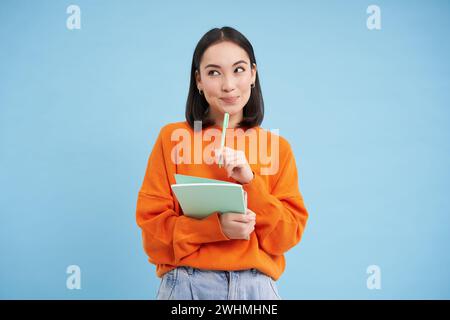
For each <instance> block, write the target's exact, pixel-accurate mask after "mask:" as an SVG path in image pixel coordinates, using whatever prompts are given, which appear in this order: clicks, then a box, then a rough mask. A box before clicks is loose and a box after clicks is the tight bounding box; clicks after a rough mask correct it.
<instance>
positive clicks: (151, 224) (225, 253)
mask: <svg viewBox="0 0 450 320" xmlns="http://www.w3.org/2000/svg"><path fill="white" fill-rule="evenodd" d="M178 129H181V130H178ZM233 130H234V129H228V130H227V139H226V146H227V147H230V148H233V149H236V150H242V151H245V154H246V157H247V160H248V159H249V157H250V154H249V151H251V149H250V148H255V144H252V143H250V138H249V136H250V135H247V134H246V133H247V132H248V130H247V131H246V132H244V131H243V130H242V129H241V131H240V132H239V130H237V131H236V130H235V131H233ZM252 130H253V132H257V133H258V134H256V135H255V136H256V137H257V141H258V144H257V148H261V146H263V145H264V146H267V149H268V153H267V154H268V155H270V156H271V157H272V158H273V159H276V160H278V170H277V172H276V173H274V174H261V172H262V170H261V169H262V168H263V167H264V165H266V164H267V161H265V162H263V161H259V157H258V161H256V163H251V162H250V161H249V164H250V167H251V168H252V171H253V173H254V178H253V180H252V181H251V182H250V183H247V184H243V188H244V190H245V191H246V192H247V196H248V208H249V209H251V210H252V211H254V212H255V213H256V225H255V230H254V231H253V232H252V233H251V235H250V239H249V240H236V239H228V238H227V237H226V236H225V234H224V233H223V232H222V229H221V225H220V220H219V213H214V214H212V215H210V216H208V217H207V218H204V219H201V220H199V219H194V218H190V217H187V216H184V215H183V211H182V209H181V207H180V206H179V203H178V201H177V200H176V198H175V196H174V194H173V192H172V190H171V188H170V185H171V184H174V183H176V182H175V176H174V174H175V173H179V174H185V175H193V176H198V177H204V178H210V179H218V180H225V181H230V182H235V183H236V181H234V180H233V179H232V178H228V177H227V172H226V170H225V168H224V167H222V168H219V166H218V165H217V163H211V161H213V160H211V159H213V154H212V153H211V152H209V151H212V149H213V148H219V147H220V133H221V128H220V127H218V126H213V127H210V128H207V129H204V130H202V131H201V132H200V133H198V132H196V133H195V134H194V130H193V129H192V128H191V127H190V126H189V124H188V123H187V122H186V121H184V122H176V123H171V124H168V125H166V126H164V127H163V128H162V129H161V131H160V133H159V136H158V138H157V140H156V142H155V144H154V146H153V150H152V152H151V154H150V157H149V160H148V165H147V170H146V173H145V177H144V180H143V183H142V187H141V189H140V191H139V194H138V200H137V208H136V220H137V224H138V225H139V227H140V228H141V229H142V236H143V245H144V250H145V252H146V253H147V255H148V257H149V261H150V263H153V264H155V265H156V273H157V275H158V276H159V277H162V276H163V275H164V273H166V272H168V271H170V270H171V269H173V268H175V267H177V266H190V267H194V268H199V269H207V270H244V269H251V268H256V269H258V270H259V271H261V272H263V273H265V274H267V275H269V276H270V277H272V278H273V279H274V280H277V279H278V278H279V277H280V276H281V274H282V273H283V271H284V269H285V258H284V253H285V252H286V251H288V250H289V249H290V248H292V247H293V246H295V245H296V244H297V243H298V242H299V241H300V239H301V237H302V234H303V231H304V229H305V225H306V221H307V219H308V212H307V210H306V208H305V206H304V203H303V198H302V195H301V194H300V190H299V188H298V175H297V168H296V164H295V158H294V154H293V152H292V150H291V147H290V145H289V143H288V142H287V141H286V140H285V139H284V138H283V137H281V136H278V135H277V136H275V134H274V133H271V132H270V131H266V130H264V129H262V128H261V127H255V128H252ZM261 130H263V132H261ZM177 132H178V133H179V132H184V133H186V132H188V133H189V136H190V139H189V140H190V141H189V140H186V139H184V140H186V141H183V143H184V146H185V147H186V146H190V152H191V153H192V159H191V161H190V163H188V162H189V161H185V162H187V163H180V157H186V154H183V152H186V150H187V151H189V150H188V148H185V149H184V150H183V152H177V151H174V150H176V146H177V145H178V147H180V143H181V142H182V140H183V139H182V138H180V137H179V136H180V135H179V134H177ZM235 132H237V133H235ZM211 133H212V134H211ZM261 133H265V134H266V137H267V139H262V138H260V134H261ZM185 138H186V136H185ZM274 138H277V139H278V141H279V144H278V145H279V148H278V150H277V151H278V156H275V155H276V154H275V150H271V147H272V144H271V142H273V141H275V140H272V139H274ZM239 141H241V142H242V141H247V143H245V146H244V147H243V146H242V144H241V148H242V149H239ZM271 151H274V152H272V153H271ZM205 154H206V156H205ZM208 155H209V156H208ZM201 157H203V158H201ZM174 159H175V160H176V161H174ZM185 159H187V158H185ZM199 159H201V161H200V163H199V161H198V160H199ZM207 160H211V161H207ZM274 161H275V160H274ZM262 163H264V165H263V164H262Z"/></svg>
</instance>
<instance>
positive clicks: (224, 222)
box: [220, 209, 256, 240]
mask: <svg viewBox="0 0 450 320" xmlns="http://www.w3.org/2000/svg"><path fill="white" fill-rule="evenodd" d="M255 223H256V214H255V213H254V212H253V211H252V210H250V209H247V213H246V214H242V213H233V212H227V213H222V214H221V215H220V224H221V226H222V231H223V233H224V234H225V235H226V236H227V237H228V238H229V239H246V240H248V239H249V238H250V233H252V232H253V230H255Z"/></svg>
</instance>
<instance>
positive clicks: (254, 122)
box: [186, 27, 264, 129]
mask: <svg viewBox="0 0 450 320" xmlns="http://www.w3.org/2000/svg"><path fill="white" fill-rule="evenodd" d="M223 41H231V42H233V43H235V44H237V45H238V46H240V47H241V48H242V49H244V50H245V51H246V52H247V54H248V56H249V58H250V65H251V66H252V67H253V64H256V59H255V54H254V52H253V47H252V45H251V43H250V42H249V41H248V40H247V38H246V37H245V36H244V35H243V34H242V33H240V32H239V31H237V30H236V29H233V28H231V27H223V28H220V29H219V28H214V29H211V30H210V31H208V32H207V33H206V34H205V35H204V36H203V37H202V38H201V39H200V41H199V42H198V43H197V46H196V47H195V51H194V56H193V57H192V67H191V82H190V86H189V93H188V98H187V102H186V120H187V122H188V123H189V125H190V126H191V127H192V128H194V121H202V129H204V128H207V127H209V126H211V125H214V120H212V119H210V118H209V105H208V102H207V101H206V99H205V97H204V95H200V93H199V92H198V90H197V83H196V80H195V72H196V71H197V70H198V71H199V70H200V60H201V59H202V56H203V53H204V52H205V51H206V49H208V48H209V47H210V46H211V45H213V44H216V43H219V42H223ZM263 118H264V101H263V97H262V93H261V86H260V85H259V78H258V72H257V73H256V80H255V86H254V87H253V88H252V89H251V93H250V98H249V100H248V102H247V104H246V105H245V106H244V109H243V119H242V121H241V122H240V123H239V124H238V127H240V128H252V127H255V126H259V125H260V124H261V123H262V121H263Z"/></svg>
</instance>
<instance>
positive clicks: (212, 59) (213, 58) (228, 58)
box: [200, 41, 250, 66]
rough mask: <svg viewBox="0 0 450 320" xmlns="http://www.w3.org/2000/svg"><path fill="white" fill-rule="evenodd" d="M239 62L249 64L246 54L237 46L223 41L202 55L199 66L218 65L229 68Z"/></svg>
mask: <svg viewBox="0 0 450 320" xmlns="http://www.w3.org/2000/svg"><path fill="white" fill-rule="evenodd" d="M239 60H244V61H247V62H249V60H250V58H249V56H248V54H247V52H246V51H245V50H244V49H242V48H241V47H240V46H238V45H237V44H235V43H233V42H230V41H224V42H220V43H216V44H214V45H212V46H210V47H209V48H208V49H206V51H205V52H204V53H203V57H202V60H201V62H200V65H207V64H210V63H212V64H218V65H220V66H231V65H233V63H235V62H236V61H239Z"/></svg>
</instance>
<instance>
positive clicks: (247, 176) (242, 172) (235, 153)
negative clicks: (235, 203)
mask: <svg viewBox="0 0 450 320" xmlns="http://www.w3.org/2000/svg"><path fill="white" fill-rule="evenodd" d="M214 157H215V159H216V161H219V158H220V157H222V163H223V164H224V166H225V169H226V170H227V174H228V177H229V178H230V177H231V178H233V179H234V180H236V181H237V182H239V183H241V184H244V183H249V182H250V181H252V179H253V171H252V168H250V165H249V164H248V161H247V158H246V157H245V153H244V151H240V150H234V149H231V148H228V147H224V148H223V149H222V152H220V149H214Z"/></svg>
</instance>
